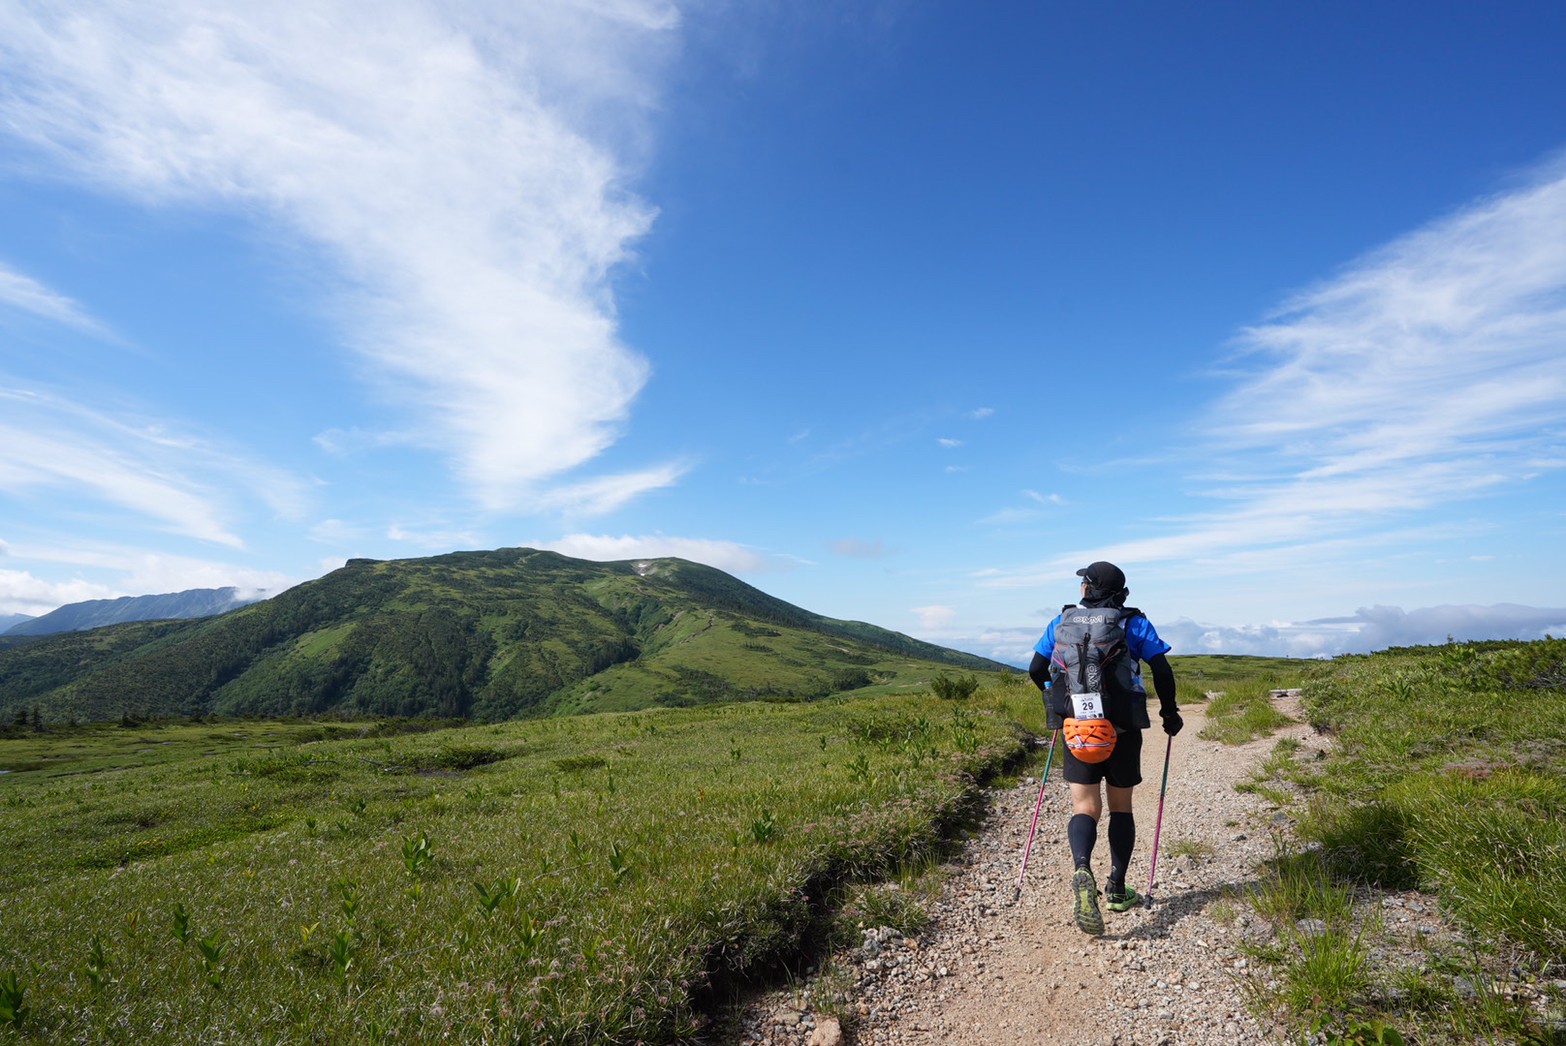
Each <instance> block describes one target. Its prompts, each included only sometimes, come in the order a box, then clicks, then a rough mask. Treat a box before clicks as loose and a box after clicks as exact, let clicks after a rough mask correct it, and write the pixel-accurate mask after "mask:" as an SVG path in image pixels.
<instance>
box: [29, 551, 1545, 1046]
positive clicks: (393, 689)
mask: <svg viewBox="0 0 1566 1046" xmlns="http://www.w3.org/2000/svg"><path fill="white" fill-rule="evenodd" d="M1174 660H1175V663H1176V671H1177V673H1179V675H1180V678H1181V680H1182V685H1183V688H1184V690H1183V700H1184V701H1200V700H1202V696H1201V695H1202V692H1203V691H1204V690H1207V691H1211V696H1210V699H1209V703H1210V708H1209V715H1210V719H1211V722H1212V726H1211V727H1210V733H1209V734H1207V735H1204V736H1206V737H1208V738H1209V739H1210V740H1211V741H1213V742H1216V743H1220V744H1240V743H1245V742H1247V741H1249V740H1251V739H1252V738H1255V737H1265V736H1267V735H1268V734H1269V733H1270V732H1271V731H1272V730H1275V729H1277V728H1278V726H1279V725H1280V724H1282V723H1286V722H1288V718H1287V717H1286V716H1283V715H1281V714H1279V713H1278V712H1277V711H1276V709H1275V708H1274V707H1273V701H1272V698H1271V696H1270V695H1272V694H1274V693H1275V692H1276V688H1278V687H1295V686H1301V685H1303V687H1304V694H1305V707H1306V711H1307V713H1308V715H1309V717H1310V720H1311V722H1312V723H1314V724H1316V726H1317V729H1318V730H1319V731H1321V732H1323V733H1325V734H1329V735H1332V736H1334V737H1338V738H1340V739H1341V741H1340V743H1338V744H1337V746H1336V749H1337V754H1335V755H1334V756H1333V760H1332V761H1331V762H1330V763H1327V764H1325V765H1311V764H1301V763H1296V762H1295V761H1294V760H1293V759H1292V758H1291V754H1292V752H1293V749H1290V748H1285V747H1283V746H1281V745H1280V748H1279V751H1278V753H1277V755H1276V756H1275V758H1274V759H1272V760H1270V761H1269V762H1268V773H1269V774H1271V775H1272V776H1271V777H1269V778H1266V779H1257V780H1253V781H1246V782H1240V783H1239V784H1238V785H1237V787H1240V788H1242V789H1249V790H1262V791H1264V792H1266V794H1267V795H1268V796H1269V797H1270V798H1271V799H1272V800H1273V801H1274V802H1276V803H1277V804H1278V806H1279V807H1280V808H1281V809H1284V810H1288V811H1290V814H1289V816H1290V818H1291V819H1292V820H1294V821H1296V822H1297V833H1296V834H1294V835H1290V836H1288V837H1284V836H1280V838H1279V846H1280V851H1279V855H1278V858H1277V859H1276V860H1275V861H1273V862H1270V863H1269V864H1268V865H1267V866H1265V867H1260V868H1258V869H1257V870H1256V879H1255V881H1254V882H1253V883H1252V884H1250V885H1249V887H1248V888H1247V890H1246V891H1244V892H1243V893H1242V894H1241V895H1238V896H1235V897H1232V898H1228V899H1225V900H1223V901H1222V902H1221V903H1222V904H1224V905H1235V906H1238V905H1246V906H1248V908H1249V909H1251V910H1254V912H1255V917H1256V918H1257V919H1260V920H1266V921H1269V922H1273V923H1275V924H1276V926H1277V930H1276V933H1277V937H1276V941H1277V944H1276V945H1269V946H1266V947H1259V948H1256V949H1255V950H1254V951H1253V952H1252V956H1253V958H1254V960H1255V962H1256V966H1255V969H1256V970H1257V971H1258V973H1257V975H1256V977H1255V979H1254V982H1253V983H1252V987H1251V991H1252V1000H1253V1002H1252V1004H1253V1006H1254V1008H1255V1010H1256V1012H1257V1013H1258V1014H1259V1015H1265V1017H1266V1019H1267V1020H1270V1021H1274V1022H1276V1027H1278V1028H1279V1029H1290V1028H1295V1029H1300V1030H1304V1031H1310V1030H1311V1029H1315V1030H1316V1031H1318V1032H1322V1031H1323V1030H1325V1031H1329V1032H1332V1033H1333V1034H1337V1035H1339V1036H1340V1037H1339V1038H1337V1039H1332V1040H1331V1041H1341V1042H1351V1041H1369V1040H1365V1039H1364V1036H1365V1034H1368V1032H1367V1031H1366V1030H1367V1029H1372V1028H1375V1029H1379V1031H1377V1034H1382V1035H1383V1040H1384V1041H1394V1040H1393V1039H1390V1038H1385V1036H1386V1035H1395V1034H1397V1029H1403V1030H1404V1031H1407V1032H1409V1033H1410V1034H1411V1035H1412V1036H1413V1037H1414V1039H1415V1040H1416V1041H1431V1042H1441V1041H1470V1040H1471V1039H1472V1038H1473V1037H1474V1036H1476V1035H1477V1036H1480V1037H1484V1036H1489V1037H1492V1038H1494V1037H1502V1038H1506V1037H1511V1038H1513V1039H1515V1040H1516V1041H1540V1042H1546V1041H1557V1040H1553V1039H1549V1038H1548V1036H1549V1035H1551V1034H1554V1033H1553V1032H1551V1031H1550V1029H1551V1028H1552V1027H1554V1025H1553V1024H1552V1023H1551V1022H1552V1021H1553V1020H1554V1018H1553V1017H1552V1016H1551V1014H1552V1013H1553V1012H1554V1011H1552V1010H1551V1009H1550V1007H1551V1006H1557V1007H1558V1006H1559V992H1553V991H1547V990H1545V989H1544V988H1543V987H1542V986H1547V985H1548V984H1549V983H1550V982H1549V978H1550V977H1551V976H1558V974H1555V973H1553V972H1552V971H1554V970H1555V966H1554V965H1553V964H1554V963H1556V962H1558V953H1559V948H1560V947H1561V930H1560V927H1561V913H1560V911H1559V910H1558V909H1559V902H1558V898H1559V896H1560V892H1561V889H1562V879H1561V875H1562V869H1563V868H1566V855H1563V853H1562V850H1561V839H1560V835H1559V831H1558V827H1557V826H1558V825H1559V823H1560V818H1559V815H1560V812H1561V807H1560V800H1561V796H1560V795H1559V794H1558V793H1559V791H1560V790H1559V788H1558V787H1557V783H1558V781H1559V779H1560V774H1561V772H1562V771H1563V769H1566V768H1563V767H1562V764H1561V749H1560V745H1561V736H1562V730H1563V727H1562V717H1561V715H1560V710H1561V704H1560V701H1561V698H1562V695H1563V683H1566V679H1563V677H1562V668H1561V641H1559V640H1551V641H1546V642H1542V643H1532V644H1528V643H1494V644H1477V645H1476V644H1467V645H1464V644H1454V645H1448V646H1446V647H1436V648H1423V649H1404V650H1394V651H1388V652H1385V653H1382V654H1376V655H1370V656H1368V657H1350V658H1340V659H1338V660H1336V661H1332V662H1307V661H1298V660H1290V659H1283V658H1249V657H1211V656H1206V657H1204V656H1192V657H1187V658H1175V659H1174ZM0 695H3V701H4V704H3V707H4V710H5V711H4V715H5V718H4V723H5V727H4V732H3V734H0V804H3V809H4V811H5V815H6V825H7V845H6V848H5V851H4V852H5V856H4V858H3V859H0V891H3V896H4V898H5V904H4V908H3V909H0V1027H3V1028H4V1029H5V1031H4V1032H3V1034H5V1035H7V1036H8V1037H9V1038H10V1039H11V1040H13V1041H19V1042H39V1043H43V1042H65V1041H72V1042H100V1041H116V1040H123V1039H131V1038H134V1039H136V1040H138V1041H142V1042H147V1043H197V1042H216V1041H267V1042H280V1043H312V1042H326V1043H338V1042H383V1043H417V1042H428V1041H437V1040H439V1041H452V1042H470V1043H519V1044H534V1043H537V1044H542V1043H579V1044H584V1046H585V1044H588V1043H633V1042H690V1043H712V1042H720V1041H728V1040H727V1038H726V1036H728V1035H729V1034H730V1031H729V1026H728V1025H727V1024H726V1023H725V1021H726V1019H727V1018H726V1017H725V1014H726V1013H728V1012H729V1008H730V1007H731V1005H732V1004H733V1003H734V1001H735V1000H737V999H738V998H740V997H741V995H742V993H743V992H744V991H746V990H748V989H749V988H753V987H755V986H759V985H766V984H769V983H776V982H777V981H778V979H779V978H784V979H787V978H790V977H792V976H794V975H795V971H799V970H802V969H805V968H807V967H811V968H813V965H820V964H822V963H824V962H826V963H829V962H830V959H829V956H830V955H831V954H832V953H834V952H835V951H837V950H839V949H845V948H851V947H853V946H855V945H856V944H858V942H859V939H860V934H862V933H863V932H865V930H866V928H867V927H869V928H873V927H878V926H890V927H893V928H895V929H896V930H898V931H899V932H905V933H908V934H912V935H917V934H918V933H919V932H920V928H921V927H923V926H924V925H925V923H926V922H927V921H928V918H929V916H928V915H927V914H926V912H925V910H924V905H925V904H926V903H927V898H929V897H930V896H931V895H932V891H933V890H935V889H936V888H937V886H938V884H939V882H940V881H941V879H942V878H943V876H944V875H946V874H949V873H948V872H947V871H946V869H947V868H948V865H947V863H946V862H947V861H949V860H950V859H951V858H952V857H953V856H954V855H955V854H958V853H960V847H961V842H962V839H963V838H964V837H965V836H966V835H967V834H968V833H969V832H970V831H972V830H975V829H976V828H977V826H978V825H979V824H980V823H981V819H982V816H983V812H984V809H985V796H986V794H987V790H988V789H990V788H993V787H996V785H997V783H1000V782H1005V781H1011V780H1016V778H1017V776H1018V775H1021V774H1025V773H1036V772H1037V771H1038V770H1039V769H1040V765H1039V764H1040V759H1041V754H1040V753H1041V746H1040V742H1041V741H1042V739H1043V736H1044V735H1045V729H1044V714H1043V707H1042V704H1041V702H1040V701H1039V698H1038V691H1037V690H1036V689H1035V688H1034V687H1033V686H1032V684H1031V683H1030V682H1029V681H1028V680H1027V678H1026V676H1025V675H1024V674H1022V673H1020V672H1018V671H1016V670H1014V669H1009V668H1006V667H1005V666H1000V665H996V664H993V663H989V662H985V661H983V660H982V659H979V658H975V657H973V656H971V655H966V654H960V653H957V652H954V651H949V650H944V649H942V648H939V647H934V646H931V645H929V644H925V643H920V642H918V641H915V640H912V639H910V638H908V637H906V636H903V635H900V634H898V633H895V632H889V631H886V630H883V629H878V628H876V627H874V626H871V625H867V624H863V623H859V622H849V621H839V620H834V619H830V618H825V617H821V616H820V615H816V614H813V613H811V612H809V611H807V610H803V609H801V608H799V607H795V606H792V605H790V604H788V603H785V602H783V601H780V600H777V599H775V598H773V597H771V596H768V595H766V594H765V593H762V592H760V591H758V590H756V589H754V588H751V587H750V586H748V585H745V584H743V583H741V582H739V581H737V580H735V579H734V578H732V577H730V576H729V575H727V574H724V573H723V572H721V571H718V570H715V569H713V568H709V567H704V566H699V565H697V564H694V563H690V562H687V561H683V560H677V559H660V560H630V561H624V562H616V563H589V562H585V561H581V560H574V559H569V558H567V557H564V556H560V555H558V554H554V553H548V552H537V551H533V550H529V549H502V550H496V551H491V552H464V553H452V554H448V555H443V556H436V557H432V558H428V559H418V560H402V561H391V562H374V561H368V560H361V561H355V562H352V563H350V564H348V565H347V566H346V567H344V568H343V569H341V570H338V571H336V572H334V573H332V574H330V575H328V576H326V577H324V578H322V579H320V580H319V581H316V582H310V583H307V584H304V585H300V586H298V587H297V588H296V589H293V590H290V591H289V592H285V593H283V594H281V595H279V596H275V597H273V598H272V599H269V600H265V601H263V602H259V603H255V604H251V605H248V606H244V607H241V608H239V609H236V610H231V611H228V612H226V613H224V614H221V615H219V616H216V617H211V618H206V619H199V620H176V621H146V622H130V623H124V624H118V625H111V626H107V627H103V628H97V629H92V630H89V631H83V632H76V633H65V634H60V635H55V636H49V637H42V638H36V639H28V640H26V641H23V642H20V643H18V644H17V645H15V646H12V647H10V648H7V649H4V650H0ZM1480 707H1495V708H1497V709H1503V710H1504V711H1505V714H1504V715H1497V716H1490V717H1485V716H1478V715H1475V714H1474V713H1475V711H1476V710H1477V709H1478V708H1480ZM1415 708H1417V709H1419V710H1420V711H1419V713H1418V714H1410V710H1412V709H1415ZM1370 720H1374V721H1376V722H1377V723H1379V724H1382V725H1383V727H1384V726H1385V724H1390V723H1398V724H1401V725H1399V726H1398V728H1397V729H1385V728H1382V729H1371V728H1369V726H1368V725H1367V724H1368V722H1369V721H1370ZM1458 725H1461V727H1462V728H1461V729H1460V730H1455V727H1457V726H1458ZM1181 743H1182V744H1183V743H1185V741H1184V739H1182V742H1181ZM1479 752H1483V753H1484V755H1483V757H1482V758H1476V757H1475V753H1479ZM1454 804H1456V805H1457V806H1460V807H1461V808H1462V809H1464V810H1466V811H1469V813H1470V814H1471V815H1472V816H1476V817H1481V818H1483V820H1484V824H1485V825H1486V838H1487V839H1504V840H1505V844H1504V845H1505V860H1501V861H1492V860H1490V859H1489V857H1487V856H1485V855H1483V854H1480V853H1478V852H1476V851H1474V849H1473V846H1471V845H1464V844H1463V838H1464V833H1463V830H1462V828H1461V825H1460V824H1458V823H1457V822H1456V821H1454V820H1453V818H1452V817H1451V816H1450V813H1449V811H1450V810H1452V809H1454ZM1302 884H1303V885H1302ZM1530 884H1532V886H1533V887H1536V888H1537V889H1530ZM1410 885H1413V886H1417V887H1418V888H1419V889H1426V890H1429V891H1431V892H1432V893H1434V894H1435V895H1437V896H1438V897H1439V898H1440V899H1441V903H1442V905H1443V907H1444V908H1445V909H1446V910H1447V911H1448V913H1449V915H1450V917H1451V918H1452V919H1454V920H1455V921H1456V922H1457V923H1459V924H1460V925H1461V926H1462V927H1463V928H1464V932H1465V933H1466V934H1467V937H1466V939H1467V941H1468V942H1469V950H1468V951H1467V952H1465V953H1460V954H1443V955H1436V954H1434V953H1432V956H1431V960H1430V967H1429V970H1428V972H1418V973H1416V972H1414V971H1411V970H1409V969H1400V968H1395V967H1387V968H1382V967H1381V966H1379V965H1378V964H1377V962H1376V961H1374V959H1373V958H1372V951H1373V950H1371V949H1367V947H1365V946H1362V944H1361V941H1362V939H1364V938H1365V936H1366V934H1367V933H1373V929H1371V928H1370V924H1369V923H1367V922H1366V916H1364V915H1363V914H1360V915H1356V914H1354V913H1355V912H1356V910H1359V909H1362V908H1363V906H1364V905H1366V904H1373V901H1374V898H1375V896H1376V895H1377V893H1378V892H1379V891H1382V890H1390V889H1400V888H1406V887H1408V886H1410ZM1302 891H1303V892H1304V894H1305V895H1307V896H1308V897H1314V898H1318V899H1319V898H1320V897H1322V896H1330V897H1337V898H1340V899H1341V903H1339V904H1337V905H1336V906H1334V907H1332V908H1331V912H1332V913H1336V914H1331V913H1329V915H1328V917H1327V918H1326V921H1325V922H1324V923H1323V925H1324V926H1325V927H1326V928H1325V930H1323V931H1321V933H1320V934H1319V935H1318V936H1316V937H1313V938H1311V940H1310V941H1309V942H1308V943H1309V944H1310V948H1308V949H1306V950H1305V951H1304V952H1301V951H1298V950H1295V949H1291V948H1289V947H1288V946H1287V945H1288V942H1289V941H1291V940H1295V938H1296V937H1298V935H1299V934H1300V933H1301V931H1300V930H1299V929H1298V928H1297V927H1296V923H1297V922H1298V923H1299V925H1305V923H1304V922H1300V920H1309V919H1314V918H1317V916H1318V915H1319V905H1316V906H1315V907H1312V906H1311V904H1310V903H1307V902H1305V901H1302V900H1300V895H1301V892H1302ZM1215 903H1219V902H1215ZM1300 939H1301V940H1302V941H1303V938H1300ZM1302 947H1303V945H1302ZM1333 948H1336V949H1337V950H1336V951H1330V950H1331V949H1333ZM1323 950H1328V951H1330V956H1329V957H1331V958H1333V960H1334V963H1333V969H1334V970H1335V971H1336V973H1335V974H1334V977H1333V978H1332V979H1331V980H1330V982H1327V981H1323V980H1322V978H1323V977H1324V976H1325V975H1324V974H1323V972H1322V970H1321V969H1320V968H1319V967H1320V966H1321V964H1322V960H1321V959H1320V957H1319V956H1318V958H1317V959H1316V960H1314V961H1311V960H1310V959H1309V956H1310V955H1315V954H1316V953H1317V952H1322V951H1323ZM1302 956H1303V958H1302ZM1506 969H1511V970H1513V971H1516V975H1517V976H1519V977H1522V978H1524V979H1525V980H1524V981H1521V982H1518V983H1520V984H1522V985H1523V989H1522V990H1520V991H1516V992H1512V993H1510V994H1508V995H1505V996H1502V995H1499V994H1497V995H1496V996H1495V997H1494V1001H1493V1002H1488V1001H1487V1003H1486V1006H1485V1007H1483V1008H1479V1009H1475V1008H1473V1007H1471V1006H1468V1005H1466V1004H1465V1002H1464V996H1463V995H1462V994H1461V993H1460V991H1459V990H1457V989H1454V988H1452V987H1451V985H1452V984H1453V983H1454V981H1453V979H1452V978H1453V976H1454V975H1453V974H1452V973H1451V971H1454V970H1455V971H1459V975H1458V979H1457V980H1456V982H1455V983H1457V984H1458V985H1459V986H1460V985H1461V984H1463V983H1469V982H1472V983H1480V982H1484V983H1492V982H1494V983H1504V982H1505V981H1506V977H1507V976H1508V975H1506V974H1505V973H1504V972H1498V971H1504V970H1506ZM1345 970H1346V971H1347V972H1345ZM1496 978H1500V981H1499V982H1497V981H1495V979H1496ZM1487 979H1488V980H1487ZM1527 985H1538V986H1541V987H1540V988H1539V990H1531V989H1528V988H1527ZM1551 1000H1554V1001H1551ZM850 1001H851V997H850V996H848V995H846V994H842V993H841V992H839V994H838V996H837V1001H836V1002H830V1001H829V1002H828V1003H826V1005H828V1006H835V1007H836V1008H837V1011H838V1013H839V1015H840V1016H841V1019H842V1020H843V1023H844V1025H845V1027H848V1028H849V1029H850V1030H851V1028H852V1024H853V1019H854V1012H855V1011H854V1010H853V1008H852V1006H851V1005H850ZM1541 1007H1542V1009H1541ZM1356 1035H1357V1036H1359V1038H1355V1037H1354V1036H1356ZM1530 1036H1532V1037H1533V1038H1531V1039H1530V1038H1529V1037H1530Z"/></svg>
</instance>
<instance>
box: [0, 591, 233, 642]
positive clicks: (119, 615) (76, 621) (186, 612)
mask: <svg viewBox="0 0 1566 1046" xmlns="http://www.w3.org/2000/svg"><path fill="white" fill-rule="evenodd" d="M251 602H254V598H253V597H252V598H249V599H247V598H245V597H243V596H241V595H240V594H239V589H237V588H192V589H188V590H187V591H184V592H168V593H165V594H163V595H158V596H121V597H120V598H118V599H88V600H84V601H82V602H80V603H67V604H66V605H65V606H63V607H60V608H59V609H57V610H51V611H49V613H47V614H44V615H43V616H41V617H33V618H25V617H24V618H22V619H21V620H20V621H17V622H15V623H13V624H12V625H11V626H10V627H9V628H0V633H4V634H5V635H8V636H47V635H53V634H54V633H56V632H81V631H85V630H86V629H89V628H102V627H103V626H104V625H118V624H121V623H123V622H126V621H161V620H166V619H168V618H185V617H211V616H212V615H213V614H221V613H223V611H225V610H233V609H234V608H235V607H238V606H243V605H244V604H246V603H251ZM3 620H4V619H0V621H3Z"/></svg>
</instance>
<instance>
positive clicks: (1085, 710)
mask: <svg viewBox="0 0 1566 1046" xmlns="http://www.w3.org/2000/svg"><path fill="white" fill-rule="evenodd" d="M1071 711H1072V715H1073V716H1075V717H1076V718H1077V719H1103V718H1105V715H1104V695H1103V694H1099V693H1092V694H1072V695H1071Z"/></svg>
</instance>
